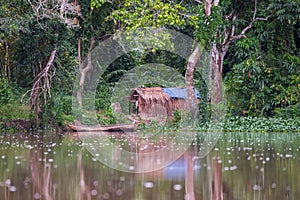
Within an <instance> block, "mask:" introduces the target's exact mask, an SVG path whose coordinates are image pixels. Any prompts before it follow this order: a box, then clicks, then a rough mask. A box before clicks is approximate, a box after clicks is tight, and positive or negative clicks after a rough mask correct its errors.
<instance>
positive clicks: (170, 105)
mask: <svg viewBox="0 0 300 200" xmlns="http://www.w3.org/2000/svg"><path fill="white" fill-rule="evenodd" d="M129 99H130V102H131V103H135V105H134V106H135V109H136V111H137V114H139V116H140V117H141V118H143V119H149V118H160V119H161V120H164V121H165V120H167V119H166V118H172V115H173V111H174V110H179V109H181V110H185V109H186V107H187V103H186V100H185V99H174V98H170V97H169V96H168V95H167V94H166V93H165V92H164V91H163V89H162V88H161V87H152V88H135V89H133V90H132V93H131V95H130V98H129ZM131 106H132V105H131ZM132 110H133V108H131V111H132Z"/></svg>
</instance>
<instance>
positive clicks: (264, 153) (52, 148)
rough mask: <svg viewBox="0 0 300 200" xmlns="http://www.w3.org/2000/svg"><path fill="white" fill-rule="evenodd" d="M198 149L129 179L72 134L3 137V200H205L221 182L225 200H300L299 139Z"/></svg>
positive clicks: (271, 137)
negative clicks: (202, 154) (203, 153)
mask: <svg viewBox="0 0 300 200" xmlns="http://www.w3.org/2000/svg"><path fill="white" fill-rule="evenodd" d="M199 149H201V147H200V146H198V145H193V146H192V147H191V148H190V149H189V150H188V151H187V152H186V153H184V155H182V157H180V158H179V159H178V160H177V161H176V162H174V163H172V164H171V165H169V166H167V167H165V168H163V169H161V170H157V171H154V172H149V173H127V172H121V171H117V170H114V169H112V168H109V167H106V166H105V165H103V164H102V163H101V162H99V161H98V160H97V159H96V158H95V157H94V155H92V154H91V153H90V152H89V151H88V150H87V149H86V148H85V147H84V146H83V145H82V142H81V141H80V138H79V137H78V136H76V134H75V135H74V134H65V135H56V134H52V135H51V134H48V135H44V136H32V135H27V134H4V133H3V134H2V135H0V197H1V199H4V200H8V199H9V200H10V199H20V200H27V199H28V200H32V199H47V200H48V199H53V200H54V199H62V200H65V199H68V200H69V199H74V200H76V199H113V200H114V199H124V200H131V199H138V200H142V199H149V200H152V199H153V200H158V199H159V200H164V199H166V200H169V199H172V200H176V199H188V198H189V199H199V200H202V199H203V200H208V199H213V198H214V196H215V195H216V194H215V191H214V190H215V189H214V187H215V184H216V182H217V181H220V180H221V182H222V184H221V185H222V188H223V197H224V199H240V200H248V199H249V200H261V199H266V200H267V199H270V200H283V199H295V200H296V199H300V190H299V189H298V188H300V185H299V183H300V173H299V172H298V168H299V167H300V152H299V151H300V135H299V133H226V134H224V135H222V136H221V138H220V139H219V142H218V143H217V144H216V146H215V147H214V148H213V150H212V151H211V152H210V153H209V155H207V156H206V157H204V158H201V157H199V156H198V155H199ZM217 166H219V167H221V168H220V169H221V170H220V171H219V174H218V173H217V174H216V173H214V172H217V170H216V169H214V168H216V167H217ZM220 178H221V179H220Z"/></svg>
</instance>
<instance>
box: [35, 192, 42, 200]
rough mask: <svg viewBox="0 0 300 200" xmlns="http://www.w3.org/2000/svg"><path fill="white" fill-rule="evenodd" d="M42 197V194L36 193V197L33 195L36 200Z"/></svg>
mask: <svg viewBox="0 0 300 200" xmlns="http://www.w3.org/2000/svg"><path fill="white" fill-rule="evenodd" d="M41 197H42V196H41V195H40V193H35V194H34V195H33V198H34V199H40V198H41Z"/></svg>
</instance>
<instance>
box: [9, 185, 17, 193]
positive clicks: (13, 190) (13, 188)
mask: <svg viewBox="0 0 300 200" xmlns="http://www.w3.org/2000/svg"><path fill="white" fill-rule="evenodd" d="M9 191H10V192H15V191H17V188H16V186H10V187H9Z"/></svg>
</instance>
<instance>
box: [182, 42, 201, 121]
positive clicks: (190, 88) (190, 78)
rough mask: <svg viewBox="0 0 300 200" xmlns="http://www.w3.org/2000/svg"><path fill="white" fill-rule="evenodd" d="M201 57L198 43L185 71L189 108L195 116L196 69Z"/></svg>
mask: <svg viewBox="0 0 300 200" xmlns="http://www.w3.org/2000/svg"><path fill="white" fill-rule="evenodd" d="M198 59H199V45H198V44H197V46H196V48H195V49H194V51H193V53H192V54H191V56H190V57H189V60H188V64H187V68H186V72H185V84H186V90H187V101H188V104H187V105H188V110H190V111H191V112H192V113H191V115H192V117H194V114H195V111H196V104H197V101H196V97H195V92H194V71H195V66H196V63H197V60H198Z"/></svg>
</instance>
